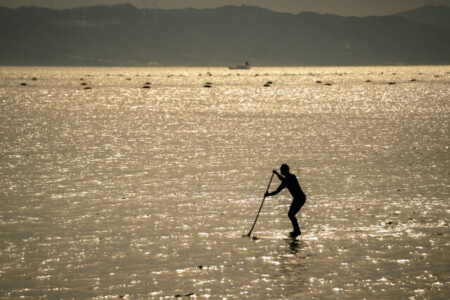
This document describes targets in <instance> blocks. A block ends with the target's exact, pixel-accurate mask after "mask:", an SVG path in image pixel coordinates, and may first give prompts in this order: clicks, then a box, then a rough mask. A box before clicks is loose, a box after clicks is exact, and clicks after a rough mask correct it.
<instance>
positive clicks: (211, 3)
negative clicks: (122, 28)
mask: <svg viewBox="0 0 450 300" xmlns="http://www.w3.org/2000/svg"><path fill="white" fill-rule="evenodd" d="M126 2H128V3H132V4H133V5H135V6H137V7H140V8H142V7H147V8H154V7H155V6H157V7H158V8H160V9H173V8H187V7H194V8H215V7H220V6H224V5H242V4H245V5H253V6H260V7H264V8H268V9H271V10H274V11H279V12H290V13H299V12H302V11H314V12H318V13H329V14H337V15H341V16H369V15H389V14H395V13H398V12H402V11H406V10H410V9H415V8H418V7H421V6H426V5H445V6H449V7H450V0H128V1H127V0H0V6H4V7H10V8H16V7H20V6H42V7H52V8H54V9H67V8H73V7H79V6H92V5H99V4H108V5H115V4H120V3H126Z"/></svg>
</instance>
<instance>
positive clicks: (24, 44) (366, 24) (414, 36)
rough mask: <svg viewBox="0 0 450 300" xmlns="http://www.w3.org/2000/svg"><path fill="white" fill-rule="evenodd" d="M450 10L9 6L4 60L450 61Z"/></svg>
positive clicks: (1, 16)
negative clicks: (359, 13) (339, 12)
mask: <svg viewBox="0 0 450 300" xmlns="http://www.w3.org/2000/svg"><path fill="white" fill-rule="evenodd" d="M433 9H434V10H439V12H438V13H439V16H440V17H439V18H432V17H430V16H432V15H433V12H432V10H433ZM449 11H450V8H445V9H442V7H434V8H433V7H424V8H423V9H418V10H415V11H410V12H405V13H403V14H398V15H395V16H386V17H364V18H358V17H340V16H336V15H320V14H317V13H310V12H303V13H300V14H297V15H294V14H288V13H277V12H273V11H270V10H267V9H263V8H258V7H251V6H226V7H221V8H217V9H202V10H199V9H180V10H158V11H157V12H156V13H155V11H153V10H140V9H137V8H136V7H134V6H132V5H130V4H124V5H116V6H96V7H89V8H77V9H69V10H62V11H57V10H50V9H45V8H36V7H27V8H25V7H22V8H18V9H7V8H0V65H111V66H145V65H163V66H164V65H166V66H167V65H184V66H221V65H223V66H225V65H229V64H235V63H242V62H243V61H245V60H248V61H250V63H251V64H252V65H259V66H268V65H273V66H282V65H399V64H412V65H419V64H450V54H449V53H450V27H447V25H446V23H445V20H450V12H449ZM435 14H436V15H437V12H435ZM441 15H442V16H441ZM445 16H448V17H447V18H445ZM439 20H443V21H439Z"/></svg>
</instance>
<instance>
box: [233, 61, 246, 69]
mask: <svg viewBox="0 0 450 300" xmlns="http://www.w3.org/2000/svg"><path fill="white" fill-rule="evenodd" d="M228 69H230V70H250V64H249V63H248V61H246V62H245V64H244V65H237V66H234V67H230V66H228Z"/></svg>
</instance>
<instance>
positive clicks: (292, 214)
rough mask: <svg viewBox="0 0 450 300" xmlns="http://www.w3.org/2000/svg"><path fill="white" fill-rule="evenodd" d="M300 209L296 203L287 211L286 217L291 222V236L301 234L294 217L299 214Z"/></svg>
mask: <svg viewBox="0 0 450 300" xmlns="http://www.w3.org/2000/svg"><path fill="white" fill-rule="evenodd" d="M301 207H302V206H301V205H300V204H298V203H292V205H291V208H290V209H289V212H288V217H289V219H290V220H291V223H292V227H293V228H294V231H293V232H292V235H300V234H301V231H300V226H299V225H298V221H297V218H296V217H295V215H296V214H297V213H298V212H299V210H300V208H301Z"/></svg>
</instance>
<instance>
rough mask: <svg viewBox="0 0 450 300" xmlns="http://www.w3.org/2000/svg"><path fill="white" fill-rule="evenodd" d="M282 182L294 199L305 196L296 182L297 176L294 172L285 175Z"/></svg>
mask: <svg viewBox="0 0 450 300" xmlns="http://www.w3.org/2000/svg"><path fill="white" fill-rule="evenodd" d="M284 184H285V185H286V188H287V189H288V190H289V192H290V193H291V195H292V197H294V199H301V198H305V197H306V196H305V193H303V190H302V188H301V187H300V184H299V183H298V180H297V177H296V176H295V175H294V174H290V175H289V176H286V177H285V182H284Z"/></svg>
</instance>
